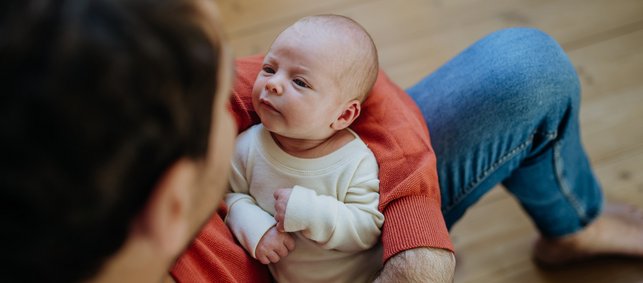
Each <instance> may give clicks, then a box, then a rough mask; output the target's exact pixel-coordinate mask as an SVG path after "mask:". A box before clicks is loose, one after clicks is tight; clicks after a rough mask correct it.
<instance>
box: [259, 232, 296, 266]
mask: <svg viewBox="0 0 643 283" xmlns="http://www.w3.org/2000/svg"><path fill="white" fill-rule="evenodd" d="M294 249H295V239H294V238H293V237H292V236H290V234H288V233H283V232H279V231H277V228H275V227H274V226H273V227H272V228H270V230H268V232H266V234H264V235H263V237H261V240H259V244H257V250H256V251H255V256H256V257H257V259H258V260H259V261H260V262H261V263H263V264H269V263H271V262H272V263H277V262H278V261H279V260H281V259H282V258H284V257H286V256H287V255H288V254H289V253H290V251H292V250H294Z"/></svg>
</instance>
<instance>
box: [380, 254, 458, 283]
mask: <svg viewBox="0 0 643 283" xmlns="http://www.w3.org/2000/svg"><path fill="white" fill-rule="evenodd" d="M454 272H455V255H454V254H453V253H452V252H451V251H448V250H443V249H434V248H415V249H410V250H406V251H402V252H400V253H397V254H395V255H394V256H392V257H391V258H390V259H389V260H388V261H387V262H386V264H385V265H384V268H383V269H382V272H381V273H380V275H379V277H377V279H375V281H374V282H376V283H385V282H422V283H429V282H436V283H442V282H453V274H454Z"/></svg>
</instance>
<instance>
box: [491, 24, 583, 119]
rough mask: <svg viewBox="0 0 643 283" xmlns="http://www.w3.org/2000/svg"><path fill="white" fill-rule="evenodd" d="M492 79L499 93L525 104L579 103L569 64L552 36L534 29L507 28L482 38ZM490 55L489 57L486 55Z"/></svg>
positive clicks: (577, 83)
mask: <svg viewBox="0 0 643 283" xmlns="http://www.w3.org/2000/svg"><path fill="white" fill-rule="evenodd" d="M479 44H481V45H482V46H484V49H485V50H486V52H493V54H490V55H491V56H490V57H489V58H490V61H489V62H490V63H491V64H492V65H493V67H492V68H491V69H490V70H492V71H491V72H493V73H492V74H490V76H492V77H491V79H492V80H494V81H496V82H497V83H498V87H499V88H500V89H498V90H499V91H502V92H503V93H505V94H507V95H509V96H511V98H509V97H508V98H509V99H516V98H517V99H520V100H523V102H525V103H529V104H532V103H534V102H538V103H537V104H539V105H541V106H546V105H542V104H543V103H544V104H550V105H551V104H554V105H560V104H569V103H578V97H579V95H580V86H579V80H578V76H577V74H576V71H575V70H574V66H573V65H572V63H571V61H570V60H569V58H568V57H567V55H566V54H565V52H564V51H563V49H562V48H561V47H560V45H559V44H558V43H557V42H556V40H555V39H553V38H552V37H551V36H549V35H547V34H546V33H544V32H542V31H540V30H538V29H534V28H508V29H502V30H499V31H496V32H494V33H491V34H489V35H488V36H486V37H485V38H483V39H482V40H481V41H480V42H479ZM488 55H489V54H488Z"/></svg>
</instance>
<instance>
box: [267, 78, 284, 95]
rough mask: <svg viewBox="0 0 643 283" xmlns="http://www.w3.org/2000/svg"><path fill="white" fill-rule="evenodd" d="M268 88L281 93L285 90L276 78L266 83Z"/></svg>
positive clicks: (270, 90) (269, 90)
mask: <svg viewBox="0 0 643 283" xmlns="http://www.w3.org/2000/svg"><path fill="white" fill-rule="evenodd" d="M266 90H267V91H268V92H271V93H274V94H281V92H282V91H283V89H282V87H281V85H280V84H279V83H278V82H277V81H276V80H274V79H271V80H269V81H268V82H267V83H266Z"/></svg>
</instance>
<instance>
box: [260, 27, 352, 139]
mask: <svg viewBox="0 0 643 283" xmlns="http://www.w3.org/2000/svg"><path fill="white" fill-rule="evenodd" d="M337 52H341V44H339V43H337V42H333V40H332V37H328V36H323V35H319V34H315V33H314V31H311V30H310V29H309V28H297V27H291V28H289V29H287V30H286V31H284V32H283V33H282V34H281V35H279V37H278V38H277V39H276V40H275V42H274V43H273V45H272V47H271V48H270V51H269V52H268V54H266V56H265V58H264V62H263V66H262V70H261V71H260V72H259V75H258V76H257V80H256V81H255V84H254V87H253V90H252V103H253V106H254V108H255V110H256V111H257V114H258V115H259V117H260V118H261V122H262V123H263V124H264V126H265V127H266V128H267V129H268V130H269V131H271V132H274V133H277V134H279V135H282V136H286V137H290V138H299V139H323V138H326V137H328V136H330V135H331V134H332V133H333V132H334V131H333V130H332V129H331V127H330V125H331V124H332V122H333V121H335V120H336V119H337V118H338V117H339V116H340V115H341V114H342V113H343V111H344V107H343V106H344V104H346V103H347V102H348V101H349V99H347V95H345V94H344V93H342V89H341V87H340V86H341V81H340V80H342V79H344V80H346V79H350V78H340V77H339V74H340V73H342V72H340V70H338V68H340V67H338V66H342V64H341V62H339V61H338V60H337V59H336V58H339V57H340V56H339V55H338V54H337Z"/></svg>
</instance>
